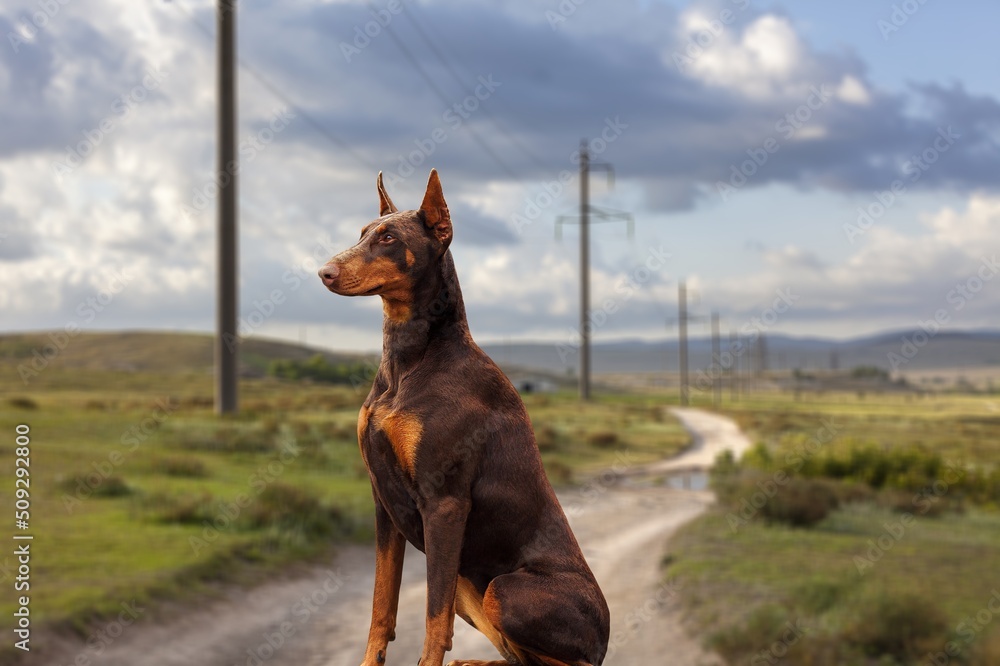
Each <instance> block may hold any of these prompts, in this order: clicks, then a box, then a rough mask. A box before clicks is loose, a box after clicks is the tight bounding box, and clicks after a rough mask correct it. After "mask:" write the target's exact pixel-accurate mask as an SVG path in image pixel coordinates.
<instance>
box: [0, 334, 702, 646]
mask: <svg viewBox="0 0 1000 666" xmlns="http://www.w3.org/2000/svg"><path fill="white" fill-rule="evenodd" d="M81 340H82V339H81ZM8 343H9V340H8ZM71 348H72V345H71V346H70V347H68V348H67V351H66V354H65V357H63V358H62V360H61V361H59V362H56V363H53V364H52V365H51V366H50V367H48V368H46V369H45V371H44V372H42V373H40V374H39V375H38V376H37V377H34V378H32V381H31V382H30V383H29V385H28V386H27V387H25V386H24V385H23V384H22V383H21V382H20V380H18V379H17V376H16V372H14V368H15V367H16V364H17V363H19V362H21V361H20V360H18V359H21V358H23V356H21V357H18V356H8V357H7V358H6V359H0V366H2V369H3V370H4V372H6V373H8V376H9V375H10V374H11V373H13V376H14V381H10V382H6V383H5V384H4V385H3V386H2V387H0V433H6V434H5V435H4V436H3V438H2V439H0V453H2V454H3V455H2V456H0V475H3V477H4V478H7V479H9V480H12V479H13V474H14V472H13V453H14V451H13V449H14V446H13V438H14V429H15V426H16V425H17V424H19V423H26V424H29V425H30V426H31V446H30V448H31V456H32V458H31V529H30V530H29V532H30V533H31V534H33V535H34V536H35V540H34V542H33V546H32V553H33V555H32V561H31V566H32V579H31V590H30V594H31V600H32V602H31V603H32V618H33V621H34V622H35V623H36V624H35V626H36V627H38V626H40V625H57V626H68V627H74V628H76V630H77V631H80V632H82V633H86V631H87V628H88V627H89V626H92V623H93V622H95V621H97V620H98V619H99V618H101V617H102V616H103V615H106V614H108V613H111V612H113V611H115V609H116V608H117V607H118V605H119V604H120V603H121V602H123V601H129V600H132V599H136V600H137V601H138V602H140V603H143V602H156V601H157V600H160V599H176V598H182V599H184V598H196V597H199V596H200V595H203V594H206V593H211V592H212V590H213V589H214V584H215V583H216V582H218V581H230V582H237V583H242V582H247V583H249V582H252V581H254V580H259V579H260V576H261V573H262V572H265V571H268V570H273V569H276V568H278V567H284V566H285V565H287V564H288V563H290V562H296V561H304V560H311V559H315V558H319V557H328V556H329V554H330V551H331V548H332V547H333V546H334V545H335V544H336V543H342V542H344V541H345V540H367V539H370V538H371V530H372V500H371V490H370V486H369V481H368V475H367V471H366V470H365V468H364V465H363V463H362V461H361V457H360V455H359V453H358V446H357V436H356V421H357V413H358V409H359V407H360V404H361V402H362V401H363V399H364V397H365V395H366V393H367V387H365V388H364V389H362V390H354V389H352V388H350V387H333V386H328V385H327V386H324V385H318V384H312V383H309V382H289V381H281V380H277V379H273V378H264V377H262V378H257V379H245V380H243V381H241V387H240V388H241V404H242V408H243V413H242V414H241V415H240V416H239V417H236V418H222V419H220V418H218V417H216V416H215V415H214V414H213V413H212V388H213V387H212V384H211V376H210V375H209V374H208V373H205V372H190V371H185V370H184V368H183V367H181V366H180V365H179V367H177V368H174V369H172V370H171V371H167V370H166V369H165V368H160V369H159V370H155V371H154V370H148V371H131V370H130V371H126V370H116V369H107V368H106V367H104V368H103V369H102V367H103V366H101V364H100V363H97V362H96V361H94V362H93V363H92V366H93V367H90V368H88V369H85V370H84V369H81V368H80V367H77V366H76V365H75V361H74V363H70V362H69V361H70V360H72V359H73V358H76V357H72V356H71V355H70V351H69V350H70V349H71ZM2 349H3V345H0V351H2ZM199 349H200V347H199ZM21 353H22V354H23V350H22V352H21ZM185 353H187V352H185ZM2 356H3V354H2V353H0V357H2ZM185 358H186V357H185ZM185 358H181V359H180V362H179V363H183V362H187V361H188V360H190V359H187V360H185ZM199 358H200V357H199ZM527 405H528V409H529V412H530V414H531V418H532V420H533V422H534V424H535V426H536V427H537V428H545V429H548V430H550V431H551V432H552V433H554V440H553V442H552V443H551V446H549V447H548V448H547V449H546V451H545V452H544V454H543V460H544V463H545V465H546V468H547V470H548V471H549V473H550V475H551V477H552V478H553V481H554V482H555V483H557V484H564V483H571V482H573V481H574V480H576V479H580V478H582V477H583V476H585V475H587V474H589V473H591V472H596V471H597V470H599V469H603V468H604V467H606V466H608V465H611V464H615V463H618V462H621V461H624V462H625V463H626V464H638V463H641V462H644V461H647V460H652V459H656V458H662V457H664V456H668V455H671V454H672V453H675V452H676V451H677V450H679V449H680V448H682V447H683V446H685V445H686V444H687V442H688V437H687V434H686V433H685V432H684V430H683V428H682V427H681V426H680V425H679V423H678V422H677V421H676V420H675V419H673V418H672V417H670V416H669V415H666V414H665V412H664V410H663V409H662V407H661V406H660V403H659V401H658V400H657V399H656V398H636V397H630V396H607V397H601V398H598V399H597V400H595V402H594V403H593V404H592V405H591V406H588V407H586V408H584V407H581V406H580V405H579V403H578V401H577V400H576V398H575V397H574V396H572V395H568V394H567V395H563V394H552V395H544V396H538V395H535V396H528V397H527ZM609 433H610V435H609ZM12 495H13V483H3V484H0V503H2V505H3V506H11V505H12V502H13V496H12ZM241 498H242V499H243V500H245V501H244V504H243V506H240V505H239V502H240V500H241ZM234 505H235V506H237V507H238V510H237V511H235V513H234V510H233V509H232V507H233V506H234ZM230 515H233V517H232V519H227V516H230ZM10 518H12V517H10ZM216 527H218V529H216ZM4 557H6V561H5V560H4ZM11 563H13V559H12V558H11V557H10V556H9V555H8V556H3V555H0V564H7V565H8V566H9V565H10V564H11ZM0 577H2V573H0ZM9 582H10V581H9V580H8V581H7V582H5V583H4V584H5V585H6V584H9ZM14 609H15V605H14V598H13V595H3V596H2V597H0V613H3V614H8V613H11V612H13V611H14Z"/></svg>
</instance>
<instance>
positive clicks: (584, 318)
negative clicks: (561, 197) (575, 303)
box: [580, 140, 590, 400]
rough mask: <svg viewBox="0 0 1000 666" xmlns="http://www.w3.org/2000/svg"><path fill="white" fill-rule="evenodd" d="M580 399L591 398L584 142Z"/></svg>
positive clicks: (584, 154)
mask: <svg viewBox="0 0 1000 666" xmlns="http://www.w3.org/2000/svg"><path fill="white" fill-rule="evenodd" d="M580 399H581V400H590V151H589V150H588V149H587V142H586V140H582V141H580Z"/></svg>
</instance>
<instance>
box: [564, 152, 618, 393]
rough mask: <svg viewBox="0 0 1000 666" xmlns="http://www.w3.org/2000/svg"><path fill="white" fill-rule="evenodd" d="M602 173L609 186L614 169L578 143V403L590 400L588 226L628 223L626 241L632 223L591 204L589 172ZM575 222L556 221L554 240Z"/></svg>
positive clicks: (569, 217)
mask: <svg viewBox="0 0 1000 666" xmlns="http://www.w3.org/2000/svg"><path fill="white" fill-rule="evenodd" d="M595 168H597V169H604V170H605V171H606V172H607V174H608V186H609V187H613V186H614V182H615V172H614V168H613V167H612V166H611V165H610V164H605V163H603V162H591V161H590V150H589V148H588V142H587V140H586V139H581V140H580V210H579V213H578V215H577V216H576V218H575V219H576V222H577V223H578V224H579V225H580V399H581V400H590V373H591V370H590V336H591V333H592V332H593V331H591V321H590V224H591V221H592V220H591V217H596V218H597V220H596V221H599V222H607V221H609V220H625V221H626V222H627V223H628V234H629V238H631V237H632V234H633V229H634V221H633V219H632V215H631V214H630V213H624V212H621V211H615V210H610V209H606V208H600V207H598V206H592V205H591V204H590V171H591V170H592V169H595ZM573 219H574V216H567V215H560V216H559V217H558V218H556V238H561V237H562V227H561V226H560V225H562V224H564V223H567V222H569V221H571V220H573Z"/></svg>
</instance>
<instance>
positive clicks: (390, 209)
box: [376, 171, 398, 217]
mask: <svg viewBox="0 0 1000 666" xmlns="http://www.w3.org/2000/svg"><path fill="white" fill-rule="evenodd" d="M376 187H377V188H378V216H379V217H382V216H383V215H388V214H389V213H395V212H396V211H397V210H398V209H397V208H396V204H394V203H392V199H390V198H389V195H388V194H386V193H385V185H383V184H382V172H381V171H379V172H378V181H377V182H376Z"/></svg>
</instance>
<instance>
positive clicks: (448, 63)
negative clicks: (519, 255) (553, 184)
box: [404, 3, 549, 171]
mask: <svg viewBox="0 0 1000 666" xmlns="http://www.w3.org/2000/svg"><path fill="white" fill-rule="evenodd" d="M415 7H417V4H416V3H413V4H408V5H404V8H405V10H406V11H405V13H406V16H407V18H409V19H410V23H412V24H413V27H414V28H415V29H416V31H417V34H419V35H420V37H421V38H422V39H423V40H424V43H425V44H427V47H428V48H429V49H430V50H431V52H432V53H433V54H434V55H435V56H437V59H438V60H440V61H441V64H442V65H444V67H445V69H447V70H448V72H449V73H450V74H451V78H453V79H454V80H455V83H457V84H458V87H459V88H460V89H461V90H462V91H463V92H466V93H471V91H472V87H471V86H470V85H469V84H468V83H466V81H465V80H464V79H463V78H462V77H461V76H460V75H459V73H458V71H457V70H456V69H455V66H454V65H453V64H452V62H453V61H454V58H446V57H445V56H444V54H442V53H441V51H440V50H439V49H438V47H437V42H438V41H440V40H434V39H431V38H430V37H429V36H428V34H427V32H426V31H425V30H424V28H423V27H422V26H421V24H420V21H418V20H417V16H416V15H417V12H415V11H414V8H415ZM480 109H481V110H482V112H483V114H484V115H485V116H486V117H487V118H488V119H489V120H490V121H491V122H492V123H493V124H494V125H496V128H497V129H498V130H499V131H500V133H501V134H503V135H504V136H505V137H507V139H508V140H510V142H511V143H512V144H513V145H514V146H516V147H517V148H518V149H519V150H520V151H521V152H522V153H524V154H525V155H526V156H527V158H528V159H529V160H530V161H531V162H532V163H533V164H534V165H535V166H537V167H538V168H539V169H541V170H542V171H548V170H549V167H547V166H545V165H544V164H543V163H542V161H541V160H540V159H539V158H538V156H537V155H535V154H534V153H533V152H532V151H531V149H530V148H528V146H526V145H524V143H522V142H521V139H520V138H518V137H517V135H515V134H514V133H513V132H511V131H510V130H508V129H507V127H505V126H504V124H503V123H501V122H500V119H499V118H497V117H496V116H494V115H493V112H492V111H490V110H489V109H487V108H486V106H485V105H481V106H480Z"/></svg>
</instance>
